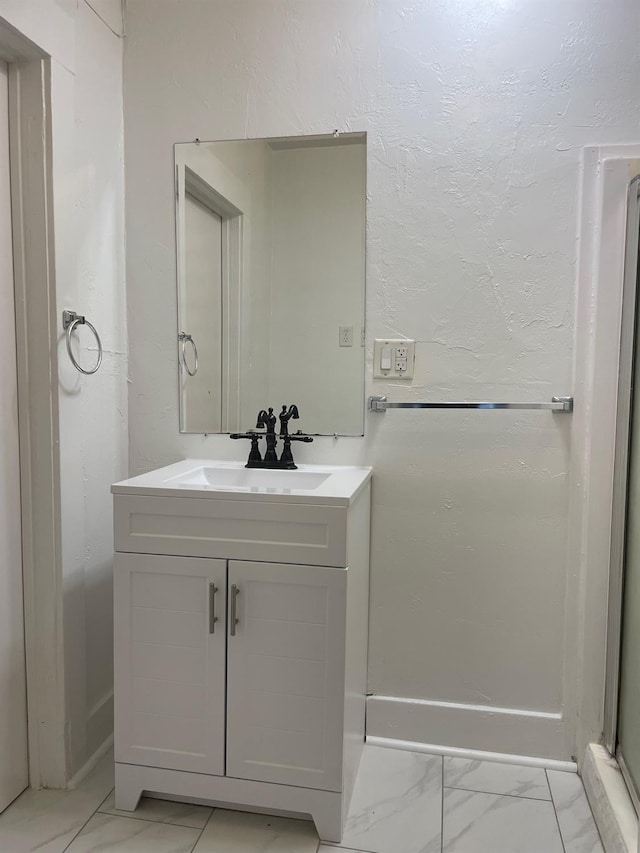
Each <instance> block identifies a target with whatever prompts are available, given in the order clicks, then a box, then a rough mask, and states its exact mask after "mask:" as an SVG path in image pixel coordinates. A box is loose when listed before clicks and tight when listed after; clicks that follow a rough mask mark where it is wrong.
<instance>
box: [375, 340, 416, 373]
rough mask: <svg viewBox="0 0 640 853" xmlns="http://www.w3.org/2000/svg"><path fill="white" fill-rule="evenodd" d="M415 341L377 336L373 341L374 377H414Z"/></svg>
mask: <svg viewBox="0 0 640 853" xmlns="http://www.w3.org/2000/svg"><path fill="white" fill-rule="evenodd" d="M414 360H415V341H409V340H390V339H388V338H376V339H375V340H374V342H373V378H374V379H389V380H393V379H413V363H414Z"/></svg>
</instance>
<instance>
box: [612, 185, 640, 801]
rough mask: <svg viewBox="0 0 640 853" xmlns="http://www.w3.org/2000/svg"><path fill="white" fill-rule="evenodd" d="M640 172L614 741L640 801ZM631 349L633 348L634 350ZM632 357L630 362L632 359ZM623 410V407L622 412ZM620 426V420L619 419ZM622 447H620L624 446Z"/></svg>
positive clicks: (628, 285) (632, 244) (629, 265)
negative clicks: (639, 250)
mask: <svg viewBox="0 0 640 853" xmlns="http://www.w3.org/2000/svg"><path fill="white" fill-rule="evenodd" d="M639 192H640V176H639V177H638V178H636V179H635V180H634V181H633V182H632V183H631V186H630V191H629V204H628V220H627V245H626V253H625V254H626V257H625V279H626V280H625V304H624V305H623V315H624V313H626V315H627V316H626V317H625V316H623V328H622V333H623V334H622V347H621V368H620V374H621V384H622V385H624V381H623V380H624V378H625V367H624V360H625V326H626V337H627V341H632V349H631V348H628V349H627V354H626V360H627V365H628V366H627V368H626V369H627V371H628V370H629V368H630V375H629V374H628V373H627V385H628V388H627V392H626V393H627V397H628V403H627V405H628V409H627V412H628V420H627V424H626V425H625V426H628V431H627V441H626V447H627V453H628V458H627V465H626V472H625V471H620V470H619V471H617V474H618V475H619V476H620V478H621V479H622V476H623V475H624V474H626V490H625V491H626V495H625V499H624V507H623V509H622V511H621V515H623V520H624V545H623V551H622V554H623V564H622V627H621V643H620V650H619V651H620V663H619V667H620V668H619V673H618V678H619V683H618V697H617V699H618V707H617V726H616V737H615V740H614V742H613V743H612V744H611V745H610V746H614V748H615V752H616V756H617V758H618V762H619V764H620V768H621V770H622V772H623V775H624V777H625V780H626V782H627V786H628V788H629V792H630V794H631V798H632V800H633V802H634V804H635V806H636V810H638V806H639V803H640V797H639V792H640V322H638V319H639V316H640V314H639V310H638V302H639V297H640V287H638V284H639V280H638V276H639V270H640V264H639V262H638V248H639V239H638V236H639V230H640V205H639ZM629 349H630V350H631V351H630V352H629ZM629 363H630V364H629ZM620 415H621V411H620V408H619V410H618V416H619V417H620ZM619 427H620V425H619ZM619 450H620V447H619Z"/></svg>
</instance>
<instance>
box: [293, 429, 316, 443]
mask: <svg viewBox="0 0 640 853" xmlns="http://www.w3.org/2000/svg"><path fill="white" fill-rule="evenodd" d="M289 438H290V439H291V441H304V442H305V444H309V442H311V441H313V436H312V435H305V434H304V433H302V432H301V431H300V430H298V432H294V433H293V435H290V436H289Z"/></svg>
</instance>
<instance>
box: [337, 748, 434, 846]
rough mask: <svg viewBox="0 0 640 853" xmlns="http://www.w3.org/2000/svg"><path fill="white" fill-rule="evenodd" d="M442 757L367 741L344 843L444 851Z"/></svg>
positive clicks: (346, 844) (347, 844)
mask: <svg viewBox="0 0 640 853" xmlns="http://www.w3.org/2000/svg"><path fill="white" fill-rule="evenodd" d="M441 792H442V758H441V757H440V756H437V755H424V754H421V753H417V752H405V751H404V750H400V749H385V748H382V747H376V746H367V747H365V750H364V752H363V754H362V761H361V763H360V771H359V773H358V778H357V781H356V786H355V790H354V792H353V798H352V801H351V808H350V809H349V816H348V818H347V823H346V826H345V832H344V836H343V839H342V844H341V845H340V847H344V848H348V849H351V850H363V851H366V853H440V824H441Z"/></svg>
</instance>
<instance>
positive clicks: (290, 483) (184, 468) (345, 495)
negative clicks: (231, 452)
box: [111, 459, 371, 506]
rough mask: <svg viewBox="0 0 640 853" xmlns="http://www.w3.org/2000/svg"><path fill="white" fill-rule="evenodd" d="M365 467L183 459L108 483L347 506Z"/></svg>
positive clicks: (128, 490) (365, 475) (162, 492)
mask: <svg viewBox="0 0 640 853" xmlns="http://www.w3.org/2000/svg"><path fill="white" fill-rule="evenodd" d="M370 477H371V469H370V468H357V467H354V466H353V467H352V466H347V465H299V466H298V468H297V470H293V471H279V470H277V469H274V470H270V469H268V468H245V467H244V462H227V461H218V460H213V459H185V460H183V461H182V462H176V463H175V464H174V465H168V466H167V467H165V468H158V469H157V470H155V471H150V472H149V473H148V474H141V475H140V476H139V477H131V479H129V480H123V481H122V482H120V483H115V484H114V485H113V486H112V487H111V491H112V492H113V493H114V494H137V495H153V496H157V497H166V496H173V497H185V498H186V497H189V498H208V499H213V500H215V499H224V500H241V501H269V502H274V503H301V504H323V505H325V506H349V505H350V504H351V503H352V502H353V500H354V498H355V497H356V495H357V494H358V493H359V492H360V490H361V489H363V488H364V486H365V485H366V483H367V481H368V480H369V478H370Z"/></svg>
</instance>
